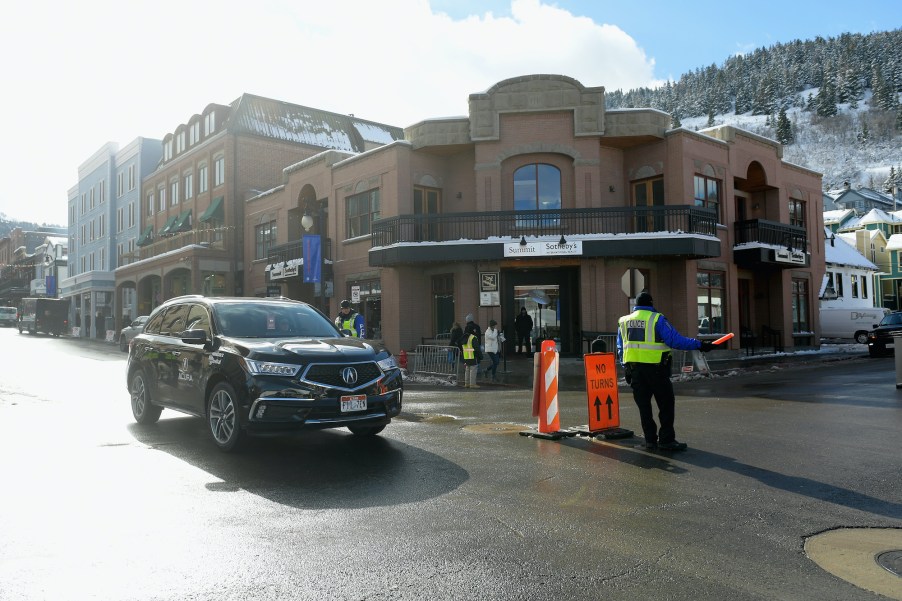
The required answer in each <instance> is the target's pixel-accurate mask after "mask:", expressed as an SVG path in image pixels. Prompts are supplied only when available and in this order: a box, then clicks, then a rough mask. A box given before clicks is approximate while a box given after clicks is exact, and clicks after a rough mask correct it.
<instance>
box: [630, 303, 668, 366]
mask: <svg viewBox="0 0 902 601" xmlns="http://www.w3.org/2000/svg"><path fill="white" fill-rule="evenodd" d="M659 317H661V314H660V313H655V312H654V311H648V310H646V309H638V310H636V311H633V312H632V313H630V314H629V315H626V316H624V317H621V318H620V320H619V322H618V326H619V327H620V340H621V342H622V343H623V362H624V363H660V362H661V359H663V357H664V354H665V353H669V352H670V347H669V346H667V345H666V344H664V342H663V341H661V340H658V337H657V335H656V334H655V324H657V323H658V318H659Z"/></svg>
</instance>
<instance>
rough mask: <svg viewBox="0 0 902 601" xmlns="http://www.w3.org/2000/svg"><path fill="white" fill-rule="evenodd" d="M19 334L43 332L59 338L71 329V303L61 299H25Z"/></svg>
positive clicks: (23, 300)
mask: <svg viewBox="0 0 902 601" xmlns="http://www.w3.org/2000/svg"><path fill="white" fill-rule="evenodd" d="M20 313H21V318H20V319H19V333H20V334H21V333H22V332H23V331H26V332H28V333H29V334H36V333H38V332H43V333H45V334H53V335H54V336H59V335H60V334H62V333H64V332H66V330H67V329H68V327H69V301H68V300H66V299H61V298H23V299H22V309H21V312H20Z"/></svg>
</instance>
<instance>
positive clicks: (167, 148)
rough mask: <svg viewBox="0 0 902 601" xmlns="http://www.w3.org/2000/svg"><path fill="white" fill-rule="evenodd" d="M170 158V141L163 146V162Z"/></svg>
mask: <svg viewBox="0 0 902 601" xmlns="http://www.w3.org/2000/svg"><path fill="white" fill-rule="evenodd" d="M171 158H172V140H169V141H168V142H166V143H164V144H163V160H164V161H168V160H169V159H171Z"/></svg>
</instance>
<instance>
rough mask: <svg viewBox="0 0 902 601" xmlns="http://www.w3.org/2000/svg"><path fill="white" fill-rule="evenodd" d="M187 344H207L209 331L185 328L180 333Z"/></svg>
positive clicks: (180, 336)
mask: <svg viewBox="0 0 902 601" xmlns="http://www.w3.org/2000/svg"><path fill="white" fill-rule="evenodd" d="M179 338H181V339H182V342H184V343H185V344H207V332H205V331H204V330H185V331H184V332H181V333H180V334H179Z"/></svg>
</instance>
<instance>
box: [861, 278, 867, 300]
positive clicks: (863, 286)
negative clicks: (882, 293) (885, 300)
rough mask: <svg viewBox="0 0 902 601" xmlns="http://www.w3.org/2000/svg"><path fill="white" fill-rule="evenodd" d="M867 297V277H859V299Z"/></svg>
mask: <svg viewBox="0 0 902 601" xmlns="http://www.w3.org/2000/svg"><path fill="white" fill-rule="evenodd" d="M867 297H868V278H867V276H864V275H863V276H861V298H867Z"/></svg>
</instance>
